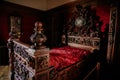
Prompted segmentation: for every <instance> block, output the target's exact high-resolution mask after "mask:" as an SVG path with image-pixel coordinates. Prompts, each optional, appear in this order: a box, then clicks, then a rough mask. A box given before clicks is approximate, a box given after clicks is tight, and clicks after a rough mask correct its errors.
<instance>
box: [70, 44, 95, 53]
mask: <svg viewBox="0 0 120 80" xmlns="http://www.w3.org/2000/svg"><path fill="white" fill-rule="evenodd" d="M68 45H69V46H71V47H76V48H81V49H85V50H89V51H90V52H93V51H94V50H95V48H94V47H92V46H86V45H81V44H76V43H68Z"/></svg>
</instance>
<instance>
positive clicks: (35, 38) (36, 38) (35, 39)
mask: <svg viewBox="0 0 120 80" xmlns="http://www.w3.org/2000/svg"><path fill="white" fill-rule="evenodd" d="M42 26H43V24H42V22H39V21H37V22H35V28H34V31H35V32H34V33H33V34H32V35H31V36H30V41H31V42H32V43H33V45H32V46H31V47H32V48H35V49H38V48H44V47H45V46H44V45H43V43H45V42H46V40H47V37H46V36H45V35H44V34H43V28H42Z"/></svg>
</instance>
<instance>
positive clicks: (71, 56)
mask: <svg viewBox="0 0 120 80" xmlns="http://www.w3.org/2000/svg"><path fill="white" fill-rule="evenodd" d="M88 54H90V51H88V50H84V49H80V48H74V47H70V46H64V47H60V48H54V49H51V51H50V60H49V61H50V66H54V67H55V68H56V69H57V70H61V69H63V68H65V67H67V66H69V65H71V64H73V63H76V62H78V61H80V60H82V59H83V58H84V57H85V56H87V55H88Z"/></svg>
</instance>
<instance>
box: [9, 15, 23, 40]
mask: <svg viewBox="0 0 120 80" xmlns="http://www.w3.org/2000/svg"><path fill="white" fill-rule="evenodd" d="M20 35H21V17H20V16H14V15H12V16H10V36H12V37H13V38H20Z"/></svg>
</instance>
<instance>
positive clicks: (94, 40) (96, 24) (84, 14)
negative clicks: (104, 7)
mask: <svg viewBox="0 0 120 80" xmlns="http://www.w3.org/2000/svg"><path fill="white" fill-rule="evenodd" d="M68 21H69V22H68V23H69V24H67V26H65V28H64V31H66V36H65V35H64V36H63V39H62V40H63V41H62V42H63V43H65V42H66V41H65V40H67V44H68V45H70V46H76V47H80V46H84V47H85V46H87V47H92V48H95V49H99V48H100V27H101V25H102V24H101V21H100V20H99V16H97V15H96V12H95V10H94V9H92V8H91V6H87V7H82V6H81V5H77V6H76V9H75V13H74V15H73V16H72V17H70V18H69V20H68Z"/></svg>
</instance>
